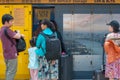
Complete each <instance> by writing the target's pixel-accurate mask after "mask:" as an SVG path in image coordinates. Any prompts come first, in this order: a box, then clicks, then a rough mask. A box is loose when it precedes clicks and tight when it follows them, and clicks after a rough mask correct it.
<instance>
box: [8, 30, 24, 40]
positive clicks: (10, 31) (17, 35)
mask: <svg viewBox="0 0 120 80" xmlns="http://www.w3.org/2000/svg"><path fill="white" fill-rule="evenodd" d="M7 33H8V35H9V36H10V37H11V38H15V39H20V38H21V37H22V35H21V34H20V33H19V32H18V33H16V32H14V31H12V30H10V29H7Z"/></svg>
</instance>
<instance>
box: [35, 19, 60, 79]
mask: <svg viewBox="0 0 120 80" xmlns="http://www.w3.org/2000/svg"><path fill="white" fill-rule="evenodd" d="M41 29H42V32H41V33H39V35H38V37H37V41H36V47H37V50H36V54H37V55H38V56H39V63H40V67H39V73H38V77H39V79H41V80H49V79H51V80H57V79H58V60H57V59H55V60H48V59H47V56H46V54H48V53H47V45H46V43H47V42H46V37H45V36H44V35H48V36H51V35H52V34H53V33H54V29H53V26H52V24H51V22H50V21H49V20H48V19H44V20H42V22H41ZM55 36H56V37H57V34H56V33H55ZM50 52H51V51H50Z"/></svg>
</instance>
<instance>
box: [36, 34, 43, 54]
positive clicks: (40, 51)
mask: <svg viewBox="0 0 120 80" xmlns="http://www.w3.org/2000/svg"><path fill="white" fill-rule="evenodd" d="M36 47H37V49H36V50H35V52H36V54H37V55H38V56H44V54H45V39H44V37H43V36H42V35H39V36H38V38H37V41H36ZM43 50H44V51H43Z"/></svg>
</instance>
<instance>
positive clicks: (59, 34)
mask: <svg viewBox="0 0 120 80" xmlns="http://www.w3.org/2000/svg"><path fill="white" fill-rule="evenodd" d="M57 36H58V38H59V40H60V42H61V49H62V52H65V53H66V49H65V45H64V42H63V38H62V35H61V33H60V32H59V31H58V32H57Z"/></svg>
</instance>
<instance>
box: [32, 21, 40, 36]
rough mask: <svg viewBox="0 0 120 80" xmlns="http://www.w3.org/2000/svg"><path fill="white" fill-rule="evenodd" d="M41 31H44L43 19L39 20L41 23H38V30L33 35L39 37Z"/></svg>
mask: <svg viewBox="0 0 120 80" xmlns="http://www.w3.org/2000/svg"><path fill="white" fill-rule="evenodd" d="M40 32H42V29H41V20H40V21H39V25H38V27H37V29H36V31H35V32H34V33H33V36H36V37H37V36H38V35H39V33H40Z"/></svg>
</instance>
